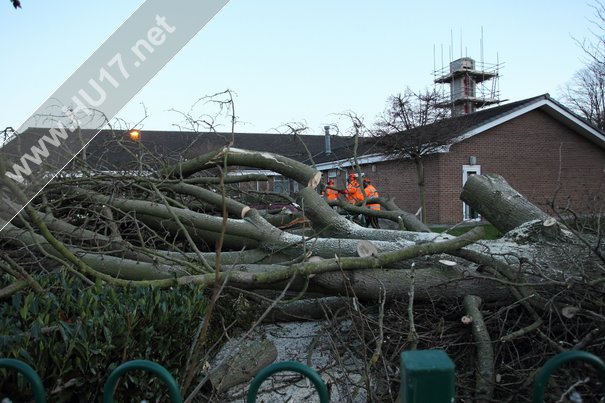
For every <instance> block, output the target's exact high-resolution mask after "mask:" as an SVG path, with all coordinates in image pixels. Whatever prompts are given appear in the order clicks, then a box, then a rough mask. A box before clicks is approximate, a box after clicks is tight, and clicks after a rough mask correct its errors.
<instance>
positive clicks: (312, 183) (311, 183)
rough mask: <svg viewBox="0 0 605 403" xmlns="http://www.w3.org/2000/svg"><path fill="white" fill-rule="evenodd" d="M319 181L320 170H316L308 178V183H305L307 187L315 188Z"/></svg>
mask: <svg viewBox="0 0 605 403" xmlns="http://www.w3.org/2000/svg"><path fill="white" fill-rule="evenodd" d="M320 182H321V172H319V171H317V172H316V173H315V175H313V177H312V178H311V179H310V180H309V183H307V187H310V188H312V189H315V188H316V187H317V186H318V185H319V183H320Z"/></svg>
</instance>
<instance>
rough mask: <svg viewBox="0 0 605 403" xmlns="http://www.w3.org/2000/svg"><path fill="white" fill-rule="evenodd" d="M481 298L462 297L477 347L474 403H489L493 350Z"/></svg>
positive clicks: (492, 377) (492, 386)
mask: <svg viewBox="0 0 605 403" xmlns="http://www.w3.org/2000/svg"><path fill="white" fill-rule="evenodd" d="M480 306H481V298H479V297H477V296H475V295H467V296H465V297H464V308H465V310H466V314H467V315H468V316H470V317H471V318H472V327H473V337H474V338H475V341H476V345H477V372H476V375H475V400H474V401H475V402H480V403H481V402H486V403H487V402H490V401H491V400H492V396H493V394H494V350H493V348H492V341H491V339H490V337H489V333H488V332H487V328H486V327H485V322H484V321H483V315H482V314H481V310H480V309H479V307H480Z"/></svg>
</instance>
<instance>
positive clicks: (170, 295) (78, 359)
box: [0, 275, 207, 402]
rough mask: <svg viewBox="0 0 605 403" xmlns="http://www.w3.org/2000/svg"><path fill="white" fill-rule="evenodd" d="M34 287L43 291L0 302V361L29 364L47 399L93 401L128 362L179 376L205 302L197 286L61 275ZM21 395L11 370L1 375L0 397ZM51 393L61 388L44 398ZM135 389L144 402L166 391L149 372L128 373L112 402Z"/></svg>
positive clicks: (125, 398)
mask: <svg viewBox="0 0 605 403" xmlns="http://www.w3.org/2000/svg"><path fill="white" fill-rule="evenodd" d="M40 282H41V283H42V285H43V287H44V288H45V290H47V292H46V294H34V293H32V292H30V293H27V292H25V293H17V294H15V295H13V296H12V299H11V300H9V301H4V303H1V304H0V356H1V357H3V358H17V359H20V360H22V361H24V362H26V363H27V364H29V365H31V366H32V367H33V368H34V369H35V370H36V372H38V374H39V375H40V377H41V378H42V380H43V383H44V386H45V389H46V395H47V399H48V400H49V401H53V402H70V401H96V400H98V399H99V396H100V395H101V393H102V389H103V385H104V384H105V381H106V379H107V377H108V375H109V374H110V373H111V371H112V370H113V369H115V368H116V367H117V366H118V365H120V364H121V363H123V362H126V361H128V360H132V359H148V360H151V361H155V362H157V363H158V364H160V365H163V366H164V367H165V368H166V369H167V370H168V371H169V372H170V373H171V374H172V375H173V376H174V377H175V379H177V380H178V379H179V378H180V375H182V371H184V370H185V368H184V367H185V364H186V360H187V357H188V355H189V349H190V346H191V343H192V340H193V339H194V333H195V331H196V328H197V327H198V326H199V323H200V321H201V320H202V318H203V316H204V312H205V308H206V304H207V296H205V295H204V292H203V290H202V289H200V288H199V287H193V286H192V287H180V288H175V289H171V290H158V289H151V288H135V287H132V288H114V287H110V286H107V285H102V284H100V283H97V284H95V285H94V286H89V287H84V286H83V285H82V284H81V283H80V282H79V281H77V280H75V279H74V278H73V277H68V276H65V275H52V276H47V277H46V278H42V279H40ZM28 390H29V387H28V386H27V383H26V381H25V380H24V379H22V377H21V376H17V375H16V374H15V372H14V371H12V370H11V371H8V370H5V369H3V370H1V371H0V391H1V393H0V395H1V396H0V399H1V398H2V397H4V396H10V397H11V398H12V400H13V401H16V400H15V399H18V400H21V399H24V398H27V397H28V396H27V394H28V393H29V392H26V391H28ZM52 390H60V391H59V392H57V393H56V394H55V395H51V391H52ZM142 391H144V393H143V394H141V393H139V392H142ZM135 392H136V396H137V398H138V399H142V398H145V399H150V398H151V397H152V396H156V397H157V396H161V395H163V394H164V393H165V389H164V385H163V383H162V382H161V381H160V380H158V379H156V378H153V377H152V376H150V375H148V374H142V373H138V372H130V373H128V374H126V375H125V376H124V377H123V378H122V380H121V381H120V383H119V387H118V392H117V393H116V401H128V400H129V399H130V398H131V397H132V396H133V395H135ZM24 394H25V395H24Z"/></svg>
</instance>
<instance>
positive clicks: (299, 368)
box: [246, 361, 330, 403]
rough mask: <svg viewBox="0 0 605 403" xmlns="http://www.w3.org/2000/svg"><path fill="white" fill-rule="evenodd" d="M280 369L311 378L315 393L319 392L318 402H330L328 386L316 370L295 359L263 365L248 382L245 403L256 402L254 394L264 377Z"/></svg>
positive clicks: (280, 370)
mask: <svg viewBox="0 0 605 403" xmlns="http://www.w3.org/2000/svg"><path fill="white" fill-rule="evenodd" d="M282 371H292V372H298V373H299V374H302V375H304V376H306V377H307V378H309V379H310V380H311V382H313V385H314V386H315V389H316V390H317V393H318V394H319V402H320V403H329V402H330V394H329V393H328V387H327V386H326V384H325V383H324V381H323V379H321V376H319V374H318V373H317V372H315V370H313V369H311V368H309V367H307V366H306V365H303V364H301V363H299V362H296V361H284V362H277V363H275V364H271V365H269V366H267V367H265V368H264V369H263V370H261V371H260V372H259V373H258V374H257V375H256V376H255V377H254V379H253V380H252V383H250V388H249V389H248V395H247V398H246V402H247V403H256V395H257V394H258V388H260V385H261V384H262V383H263V382H264V381H265V379H267V378H268V377H270V376H271V375H273V374H275V373H277V372H282Z"/></svg>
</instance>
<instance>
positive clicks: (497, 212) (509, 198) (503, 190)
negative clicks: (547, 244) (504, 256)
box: [460, 174, 551, 233]
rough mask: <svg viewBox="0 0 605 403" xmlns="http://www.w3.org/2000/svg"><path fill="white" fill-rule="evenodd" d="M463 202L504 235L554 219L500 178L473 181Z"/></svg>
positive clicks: (482, 177) (462, 196) (478, 177)
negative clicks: (522, 227)
mask: <svg viewBox="0 0 605 403" xmlns="http://www.w3.org/2000/svg"><path fill="white" fill-rule="evenodd" d="M460 199H461V200H462V201H464V202H465V203H467V204H469V205H471V206H473V208H474V209H475V210H477V211H478V212H479V213H480V214H481V215H482V216H483V217H484V218H485V219H486V220H487V221H489V222H490V223H491V224H493V225H494V226H495V227H496V228H498V230H500V232H502V233H506V232H508V231H510V230H512V229H514V228H517V227H519V226H520V225H522V224H524V223H526V222H529V221H533V220H541V221H546V220H550V219H551V217H550V216H549V215H548V214H546V213H545V212H544V211H542V210H540V208H538V207H537V206H535V205H534V204H532V203H531V202H529V200H527V199H526V198H525V197H524V196H523V195H522V194H521V193H519V192H517V191H516V190H515V189H513V188H512V187H511V186H510V185H509V184H508V182H506V180H505V179H504V178H503V177H502V176H500V175H496V174H488V175H472V176H471V177H469V178H468V180H467V181H466V184H465V185H464V188H463V190H462V193H461V194H460Z"/></svg>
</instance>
